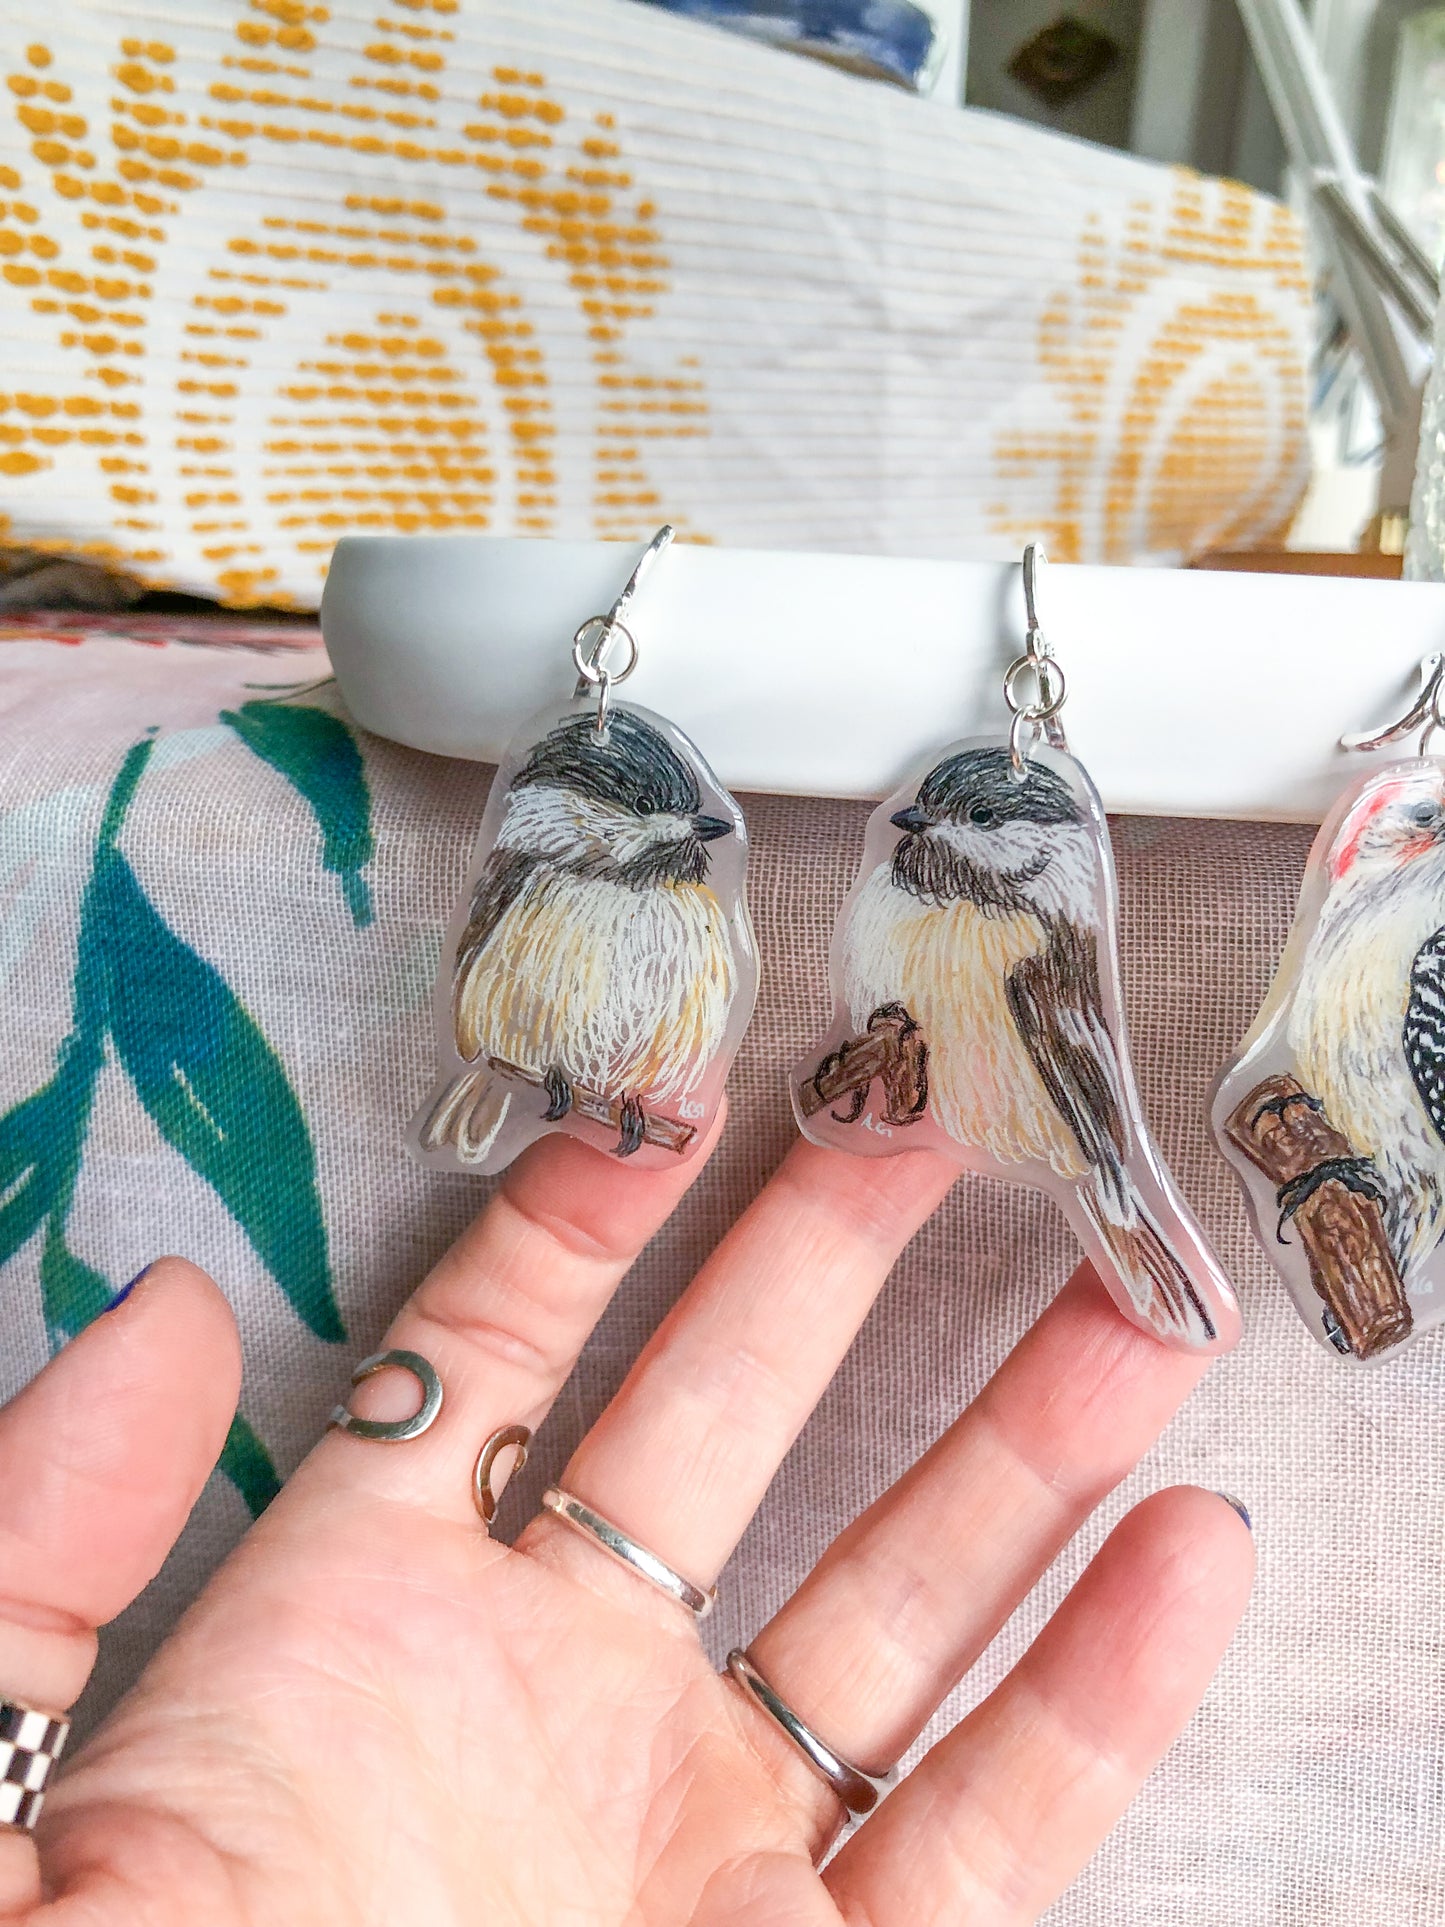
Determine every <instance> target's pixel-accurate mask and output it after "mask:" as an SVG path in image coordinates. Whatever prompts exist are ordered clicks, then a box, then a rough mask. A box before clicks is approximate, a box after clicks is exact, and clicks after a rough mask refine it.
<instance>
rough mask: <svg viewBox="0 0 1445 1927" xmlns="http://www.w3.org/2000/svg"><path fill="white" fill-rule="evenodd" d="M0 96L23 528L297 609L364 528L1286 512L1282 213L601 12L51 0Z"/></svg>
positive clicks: (1061, 528) (15, 504) (1004, 543)
mask: <svg viewBox="0 0 1445 1927" xmlns="http://www.w3.org/2000/svg"><path fill="white" fill-rule="evenodd" d="M21 26H22V22H21V18H20V16H19V15H18V14H17V15H16V16H15V21H14V27H15V31H14V32H13V33H12V35H11V36H10V38H11V43H12V44H11V46H10V47H9V49H8V51H7V52H6V54H5V57H4V74H5V81H6V92H5V94H4V95H3V96H0V98H4V99H5V100H6V101H7V102H8V106H7V108H6V111H5V112H4V113H3V114H0V286H3V289H4V296H5V300H6V303H7V320H8V322H9V326H8V329H7V346H8V348H9V350H10V353H9V356H8V361H7V370H6V375H5V380H4V383H3V393H0V474H3V475H4V476H5V477H6V478H7V480H8V482H9V483H10V487H9V490H8V493H7V500H6V504H5V506H6V509H7V511H8V517H7V521H6V522H5V523H0V536H3V535H5V534H7V533H8V536H9V539H11V540H13V541H25V542H29V543H32V544H35V545H38V546H50V547H55V548H61V549H65V548H70V549H78V550H81V551H83V552H84V553H86V554H88V555H91V556H93V557H95V558H96V559H97V560H104V561H108V562H111V563H113V564H114V565H115V566H116V567H118V568H121V569H124V570H125V571H127V572H129V573H131V574H134V575H136V576H138V577H140V578H141V579H142V580H144V581H146V582H148V583H153V584H169V585H173V586H176V587H184V588H188V589H195V590H198V591H200V592H202V593H205V594H214V595H218V596H222V597H224V598H226V599H228V600H230V601H232V602H235V603H238V604H244V603H247V602H251V603H255V602H273V603H274V602H288V603H292V604H295V605H296V606H299V607H314V606H315V604H316V601H317V599H318V597H319V595H320V592H321V583H322V578H323V576H324V574H325V571H326V563H327V558H328V557H329V555H330V552H331V548H332V544H333V542H334V541H335V538H336V536H337V534H338V533H340V532H342V531H343V530H345V531H353V532H356V531H360V532H366V531H387V530H417V529H435V530H447V529H473V530H490V531H491V532H493V533H496V534H524V535H527V534H531V535H554V536H566V537H587V536H594V535H595V536H613V537H618V538H626V539H638V538H641V539H645V538H646V536H647V535H649V534H650V533H651V531H652V529H653V528H654V527H655V526H656V524H657V521H658V519H659V512H660V509H661V508H662V507H663V506H664V505H665V508H666V513H667V515H668V517H669V519H670V520H672V521H674V522H675V523H676V524H677V525H678V527H679V529H680V530H681V531H682V533H683V534H684V535H685V536H687V537H689V538H693V539H702V540H712V541H718V542H724V543H728V544H731V545H733V546H736V547H759V548H777V547H791V548H802V549H807V548H826V549H850V550H863V551H878V550H881V551H883V552H885V553H893V554H905V555H973V556H977V555H986V556H987V555H991V556H994V557H1003V556H1009V555H1012V554H1015V553H1016V552H1017V549H1018V547H1019V545H1020V544H1021V543H1022V542H1023V541H1024V540H1026V539H1028V538H1029V537H1031V536H1034V535H1042V536H1044V537H1045V538H1046V539H1047V541H1048V546H1049V550H1050V552H1051V553H1052V554H1053V555H1055V556H1056V557H1058V558H1059V559H1060V560H1075V561H1140V560H1147V559H1173V558H1176V557H1178V556H1180V555H1195V554H1198V553H1199V552H1200V551H1201V550H1203V549H1206V548H1210V547H1219V548H1225V547H1235V548H1243V547H1248V546H1254V545H1255V544H1257V543H1261V542H1263V541H1265V540H1266V539H1268V538H1270V537H1271V536H1276V535H1278V534H1279V532H1280V531H1282V530H1283V529H1284V528H1285V527H1286V526H1287V525H1288V523H1289V520H1290V517H1291V515H1292V513H1293V510H1294V508H1295V505H1296V503H1297V501H1298V499H1299V496H1300V494H1301V492H1302V490H1303V487H1304V482H1305V477H1306V473H1307V468H1308V449H1307V444H1306V434H1305V418H1306V371H1307V367H1308V364H1309V359H1310V354H1311V345H1310V339H1311V327H1312V323H1311V313H1310V301H1309V289H1308V282H1307V278H1306V275H1305V270H1304V262H1303V258H1302V250H1301V236H1300V231H1299V228H1298V225H1297V223H1296V222H1295V220H1294V217H1293V216H1292V215H1291V214H1290V213H1289V212H1288V211H1287V210H1286V209H1285V208H1283V207H1281V206H1280V205H1279V204H1278V203H1277V202H1275V201H1272V200H1270V199H1268V198H1267V197H1265V196H1262V195H1258V194H1255V193H1253V192H1252V191H1251V190H1250V189H1248V188H1245V187H1242V186H1240V185H1239V184H1238V183H1236V182H1228V181H1211V180H1202V179H1200V178H1199V177H1198V176H1197V175H1194V174H1190V173H1186V172H1185V171H1183V170H1181V169H1168V168H1163V167H1159V166H1156V165H1154V164H1153V163H1151V162H1146V161H1141V160H1138V159H1136V158H1134V157H1133V156H1130V155H1124V154H1120V153H1114V152H1110V151H1107V150H1105V149H1103V148H1098V147H1091V146H1088V145H1086V144H1085V143H1082V142H1078V141H1070V140H1065V139H1063V138H1061V137H1059V136H1056V135H1053V134H1049V133H1046V132H1044V131H1042V130H1040V129H1038V128H1036V127H1028V126H1024V125H1022V124H1020V123H1017V122H1014V121H1010V120H1007V119H1005V118H1003V117H1002V116H998V115H993V114H987V113H983V112H980V111H964V110H960V109H957V108H952V107H948V106H945V105H944V104H943V103H941V102H936V101H920V100H917V99H914V98H912V97H910V96H907V95H905V94H904V93H902V92H901V91H900V90H898V89H894V88H889V87H885V86H880V85H878V84H877V83H876V82H871V81H865V80H861V79H858V78H856V77H853V76H850V75H847V74H843V73H840V72H836V71H833V70H831V69H828V68H826V67H824V66H823V65H821V64H820V63H816V62H810V61H805V60H801V59H798V58H796V57H793V56H790V55H786V54H783V53H779V52H777V51H775V50H772V49H769V48H766V47H762V46H759V45H756V44H754V43H752V42H749V41H746V40H743V39H740V38H739V37H737V36H732V35H727V34H722V33H719V32H717V31H716V30H714V29H712V28H710V27H707V26H705V25H701V24H699V23H697V22H695V21H688V20H679V19H674V18H671V17H669V16H668V15H667V14H665V13H663V12H661V11H660V10H658V9H656V8H648V7H641V6H636V5H632V4H622V0H469V4H468V5H467V6H466V8H465V9H463V8H462V7H460V5H459V4H458V0H398V4H397V5H396V7H394V8H388V9H382V10H378V9H377V7H376V6H374V5H372V4H369V0H368V3H367V4H363V0H332V3H331V4H329V5H327V6H320V5H313V4H309V0H243V3H242V4H233V0H177V4H172V5H170V6H167V7H166V8H164V9H161V10H153V11H152V13H150V14H148V13H147V11H146V10H145V9H144V8H141V9H139V10H138V9H136V8H135V7H134V6H132V5H130V4H128V3H127V0H71V4H69V5H68V6H66V7H64V8H62V9H58V10H53V11H52V12H51V13H50V14H49V15H48V16H46V17H43V18H42V17H40V16H38V15H37V16H36V17H35V18H34V19H33V20H31V19H28V18H27V19H26V20H25V21H24V24H23V32H22V31H21Z"/></svg>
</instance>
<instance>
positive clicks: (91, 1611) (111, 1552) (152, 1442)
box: [0, 1258, 241, 1916]
mask: <svg viewBox="0 0 1445 1927" xmlns="http://www.w3.org/2000/svg"><path fill="white" fill-rule="evenodd" d="M240 1378H241V1362H240V1345H239V1342H238V1339H237V1336H236V1326H235V1321H234V1320H233V1318H232V1316H231V1312H230V1308H229V1306H228V1305H227V1304H226V1301H225V1299H224V1298H223V1297H222V1296H221V1293H220V1292H219V1291H218V1290H217V1288H216V1287H215V1285H213V1284H212V1283H211V1281H210V1279H209V1278H207V1277H206V1276H205V1274H204V1273H203V1272H200V1271H198V1270H197V1269H196V1268H195V1266H194V1265H190V1264H187V1263H186V1262H185V1261H184V1260H183V1259H180V1258H164V1259H161V1260H160V1261H159V1263H157V1264H154V1265H152V1266H151V1267H150V1268H149V1270H147V1271H146V1272H144V1273H143V1274H142V1275H141V1277H140V1278H139V1279H138V1280H137V1281H136V1284H135V1287H134V1289H133V1290H131V1291H130V1292H129V1293H127V1294H122V1297H121V1298H120V1299H118V1300H117V1301H116V1304H115V1305H114V1306H113V1308H112V1309H111V1310H110V1311H108V1312H106V1313H104V1314H103V1315H102V1316H101V1317H99V1318H98V1319H96V1321H95V1322H94V1323H93V1324H91V1325H88V1326H87V1327H86V1329H85V1330H84V1331H83V1332H82V1333H81V1334H80V1336H79V1337H78V1338H76V1339H75V1340H74V1341H73V1342H72V1343H71V1344H69V1345H67V1346H66V1347H65V1349H64V1351H62V1352H60V1353H59V1354H58V1356H57V1357H55V1358H53V1359H52V1360H51V1362H50V1363H49V1364H48V1365H47V1366H46V1367H45V1369H44V1371H42V1372H41V1373H40V1375H39V1376H38V1377H37V1378H35V1379H33V1380H32V1381H31V1383H30V1384H29V1385H27V1386H26V1387H25V1389H24V1390H23V1391H22V1392H20V1393H19V1394H18V1396H17V1397H15V1398H14V1399H12V1400H11V1401H10V1403H9V1404H8V1405H6V1406H4V1407H3V1408H0V1700H3V1701H9V1702H12V1703H14V1704H18V1705H20V1706H23V1707H30V1708H33V1709H35V1710H37V1711H41V1712H50V1713H60V1712H63V1711H64V1710H65V1709H66V1708H68V1707H69V1706H71V1705H72V1704H73V1703H74V1701H75V1700H76V1699H77V1698H78V1697H79V1695H80V1692H81V1690H82V1688H83V1687H84V1685H85V1682H86V1680H87V1679H88V1678H89V1676H90V1670H91V1667H92V1666H93V1665H94V1663H95V1653H96V1629H97V1627H100V1626H103V1625H104V1624H105V1623H106V1621H107V1620H110V1619H114V1618H115V1616H116V1614H117V1613H119V1612H121V1611H123V1609H124V1608H125V1607H126V1606H128V1605H129V1604H130V1603H131V1601H132V1600H133V1599H134V1598H135V1596H136V1594H137V1593H139V1592H140V1591H141V1589H142V1588H143V1587H144V1586H145V1585H146V1584H147V1583H148V1582H149V1581H150V1580H151V1579H152V1578H153V1577H154V1576H155V1574H156V1572H157V1571H158V1570H159V1568H160V1565H161V1562H162V1561H163V1560H164V1558H165V1556H166V1554H167V1553H168V1552H169V1551H170V1549H171V1547H172V1545H174V1543H175V1541H176V1538H177V1536H178V1534H179V1533H180V1530H181V1527H182V1526H183V1525H184V1524H185V1522H186V1518H187V1516H188V1515H189V1513H190V1510H191V1507H192V1506H193V1505H194V1504H195V1502H196V1499H197V1497H198V1496H199V1494H200V1491H201V1488H202V1486H203V1485H204V1484H205V1482H206V1479H207V1477H208V1476H209V1474H210V1472H211V1469H212V1467H213V1466H214V1465H215V1462H216V1459H217V1458H218V1456H219V1455H220V1451H221V1448H222V1446H223V1445H224V1443H225V1439H226V1432H227V1429H228V1427H229V1426H230V1423H231V1418H232V1415H233V1414H234V1412H235V1409H236V1397H237V1393H238V1390H239V1387H240ZM39 1891H40V1890H39V1877H38V1872H37V1863H36V1857H35V1849H34V1846H33V1844H32V1842H31V1841H30V1839H29V1837H28V1836H27V1835H26V1834H24V1833H22V1832H18V1831H14V1830H12V1829H11V1828H9V1827H4V1826H0V1916H4V1915H5V1914H7V1913H13V1912H15V1911H19V1910H21V1909H24V1908H26V1907H28V1906H30V1905H33V1904H34V1903H35V1902H36V1901H37V1900H38V1898H39Z"/></svg>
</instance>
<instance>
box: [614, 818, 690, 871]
mask: <svg viewBox="0 0 1445 1927" xmlns="http://www.w3.org/2000/svg"><path fill="white" fill-rule="evenodd" d="M691 834H692V824H691V823H690V822H689V821H688V819H687V818H686V817H685V816H648V817H644V818H642V820H641V821H640V822H635V823H628V824H625V825H623V826H621V827H619V828H618V830H617V831H616V832H615V833H614V835H613V837H612V854H613V855H614V856H615V857H616V859H617V861H618V863H619V864H625V863H630V862H631V861H632V860H633V858H634V857H639V856H641V855H642V854H643V852H644V851H646V850H653V849H656V848H657V846H658V845H659V844H661V845H663V846H664V847H666V846H667V845H669V844H673V843H681V841H682V839H683V838H684V837H685V836H690V835H691Z"/></svg>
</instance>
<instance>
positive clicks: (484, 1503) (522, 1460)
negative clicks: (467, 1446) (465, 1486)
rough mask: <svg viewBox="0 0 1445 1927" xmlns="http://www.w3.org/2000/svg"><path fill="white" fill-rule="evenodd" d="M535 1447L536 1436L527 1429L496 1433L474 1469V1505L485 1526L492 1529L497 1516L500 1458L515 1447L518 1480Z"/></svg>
mask: <svg viewBox="0 0 1445 1927" xmlns="http://www.w3.org/2000/svg"><path fill="white" fill-rule="evenodd" d="M531 1443H532V1434H531V1433H530V1432H529V1431H528V1429H527V1427H526V1426H525V1425H504V1426H503V1427H502V1428H501V1430H500V1431H499V1432H493V1434H492V1436H491V1437H490V1438H489V1439H488V1440H487V1442H486V1444H485V1445H484V1446H483V1447H482V1449H481V1451H480V1452H479V1453H478V1454H477V1462H476V1464H475V1465H474V1466H473V1467H472V1503H473V1504H474V1505H475V1506H476V1508H477V1511H478V1512H480V1513H481V1515H482V1524H483V1525H488V1526H489V1525H490V1524H491V1523H492V1521H493V1519H495V1518H496V1516H497V1504H498V1496H499V1495H498V1494H497V1493H495V1492H494V1491H493V1490H492V1467H493V1466H494V1465H495V1464H496V1462H497V1459H498V1457H499V1456H500V1455H501V1454H502V1453H503V1452H505V1451H506V1449H507V1447H508V1446H509V1445H515V1446H516V1448H517V1456H516V1458H515V1459H514V1460H513V1461H512V1471H511V1474H509V1475H508V1476H509V1477H510V1476H515V1474H516V1473H518V1472H520V1471H521V1469H522V1467H523V1466H524V1465H525V1464H526V1463H527V1450H528V1447H529V1446H530V1445H531Z"/></svg>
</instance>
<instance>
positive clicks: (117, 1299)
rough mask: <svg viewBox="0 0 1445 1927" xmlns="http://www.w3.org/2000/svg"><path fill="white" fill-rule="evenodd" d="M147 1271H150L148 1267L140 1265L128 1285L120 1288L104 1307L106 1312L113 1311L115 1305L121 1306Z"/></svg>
mask: <svg viewBox="0 0 1445 1927" xmlns="http://www.w3.org/2000/svg"><path fill="white" fill-rule="evenodd" d="M149 1270H150V1266H149V1265H142V1266H141V1268H140V1270H139V1271H138V1272H137V1273H136V1275H135V1276H134V1278H132V1279H131V1281H130V1283H129V1284H128V1285H122V1286H121V1288H120V1290H119V1291H118V1292H117V1293H116V1294H115V1296H114V1298H112V1299H111V1301H110V1303H109V1304H108V1305H107V1306H106V1310H107V1311H114V1310H115V1308H116V1306H117V1305H123V1304H124V1303H125V1301H126V1299H127V1298H129V1297H130V1295H131V1293H132V1292H133V1291H134V1290H135V1288H136V1286H137V1285H138V1284H139V1283H140V1281H141V1279H142V1278H144V1277H145V1275H146V1273H147V1272H148V1271H149Z"/></svg>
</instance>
